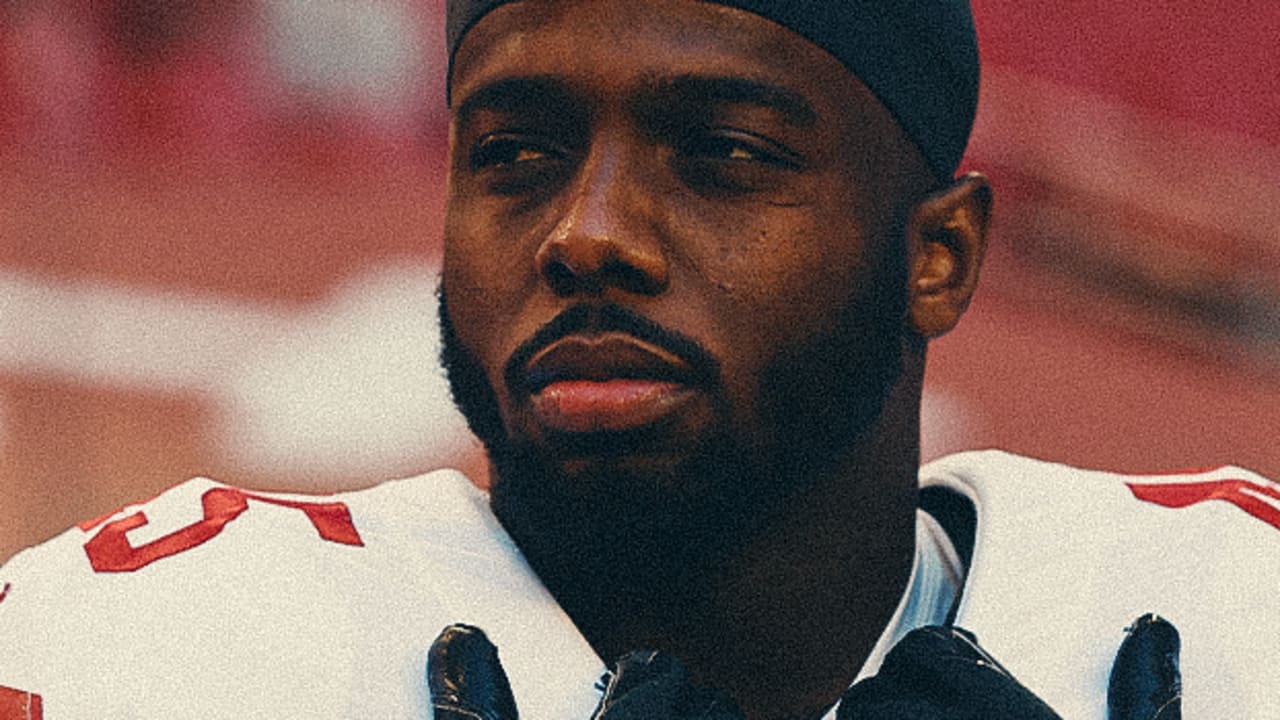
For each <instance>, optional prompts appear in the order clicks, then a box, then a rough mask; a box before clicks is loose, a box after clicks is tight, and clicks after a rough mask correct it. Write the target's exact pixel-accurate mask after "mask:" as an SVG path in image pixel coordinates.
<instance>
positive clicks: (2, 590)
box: [0, 583, 13, 602]
mask: <svg viewBox="0 0 1280 720" xmlns="http://www.w3.org/2000/svg"><path fill="white" fill-rule="evenodd" d="M11 587H13V585H10V584H9V583H5V584H4V587H0V602H4V599H5V598H7V597H9V588H11Z"/></svg>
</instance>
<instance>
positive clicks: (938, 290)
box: [907, 173, 991, 339]
mask: <svg viewBox="0 0 1280 720" xmlns="http://www.w3.org/2000/svg"><path fill="white" fill-rule="evenodd" d="M990 219H991V185H990V184H989V183H988V182H987V179H986V178H985V177H983V176H982V175H980V174H978V173H969V174H967V175H965V176H964V177H961V178H960V179H958V180H956V181H955V183H953V184H952V185H951V186H950V187H948V188H946V189H945V190H940V191H938V192H936V193H934V194H932V195H930V196H928V197H927V198H925V199H924V200H923V201H922V202H921V203H920V204H919V205H917V206H916V207H915V209H914V210H913V211H912V213H911V217H910V219H909V220H908V222H907V250H908V263H909V264H908V267H909V268H910V276H909V277H908V283H909V288H908V291H909V296H908V297H909V303H910V305H909V308H910V313H911V324H912V326H913V327H914V328H915V331H916V332H917V333H918V334H919V335H920V337H922V338H925V339H930V338H936V337H938V336H940V335H943V334H944V333H946V332H947V331H948V330H950V329H951V328H953V327H955V325H956V323H957V322H959V320H960V316H961V315H963V314H964V311H965V308H967V307H968V306H969V300H970V299H971V298H972V297H973V291H974V289H975V288H976V287H977V285H978V270H979V269H980V268H981V267H982V258H983V255H984V254H985V253H986V250H987V227H988V225H989V224H990Z"/></svg>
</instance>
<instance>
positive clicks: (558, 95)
mask: <svg viewBox="0 0 1280 720" xmlns="http://www.w3.org/2000/svg"><path fill="white" fill-rule="evenodd" d="M574 99H575V96H574V94H573V93H572V92H571V91H570V90H569V89H568V88H567V87H566V86H565V85H564V83H562V82H560V81H558V80H556V79H555V78H552V77H549V76H542V75H529V76H517V77H509V78H503V79H501V80H495V81H493V82H491V83H486V84H484V85H481V86H480V87H479V88H476V89H475V90H474V91H472V92H470V93H468V94H467V96H466V97H465V98H463V99H462V100H461V101H460V102H459V103H458V107H457V110H455V111H454V116H455V118H456V119H457V121H458V123H459V124H461V125H464V126H465V125H466V124H467V123H468V122H469V121H470V119H471V118H472V117H473V116H474V115H475V114H476V113H479V112H484V111H490V112H508V113H515V112H528V111H530V110H543V111H546V110H550V109H554V108H563V107H566V106H567V105H568V104H569V103H571V102H573V101H574Z"/></svg>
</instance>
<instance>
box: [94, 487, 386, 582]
mask: <svg viewBox="0 0 1280 720" xmlns="http://www.w3.org/2000/svg"><path fill="white" fill-rule="evenodd" d="M250 500H256V501H258V502H264V503H270V504H272V505H279V506H282V507H287V508H293V509H295V510H301V511H302V512H303V513H304V514H305V515H306V516H307V519H308V520H310V521H311V525H312V526H313V527H315V529H316V532H318V533H319V534H320V537H321V538H322V539H324V540H328V541H329V542H335V543H341V544H343V545H356V546H363V545H364V542H363V541H362V540H361V539H360V534H359V533H358V532H356V526H355V524H354V523H353V522H352V521H351V512H350V510H348V509H347V506H346V505H345V504H343V503H340V502H298V501H293V500H281V499H278V498H272V497H265V496H262V495H254V494H250V493H247V492H245V491H243V490H237V489H236V488H227V487H219V488H213V489H210V490H208V491H206V492H205V493H204V495H202V496H201V497H200V503H201V505H202V506H203V508H204V517H203V518H202V519H200V520H198V521H196V522H194V523H192V524H191V525H188V526H186V527H184V528H181V529H179V530H176V531H174V532H172V533H169V534H168V535H165V536H164V537H161V538H158V539H156V540H153V541H151V542H149V543H146V544H143V545H139V546H137V547H134V546H133V545H132V544H130V542H129V538H128V537H127V535H126V533H128V532H129V531H130V530H133V529H135V528H139V527H142V526H143V525H146V524H147V522H148V521H147V516H146V515H145V514H143V513H142V512H141V511H139V512H136V513H134V514H132V515H129V516H128V517H124V518H121V519H119V520H114V521H112V522H109V523H107V524H106V525H103V526H102V529H101V530H99V531H98V532H97V534H95V535H94V536H93V537H92V538H90V539H89V541H88V542H86V543H85V545H84V551H85V554H87V555H88V556H89V563H90V564H91V565H92V566H93V569H94V570H95V571H97V572H101V573H106V572H133V571H134V570H138V569H139V568H143V567H146V566H147V565H150V564H151V563H153V562H156V561H157V560H162V559H164V558H167V557H170V556H173V555H177V554H178V553H180V552H183V551H186V550H190V549H191V548H194V547H197V546H199V545H203V544H204V543H206V542H208V541H209V540H210V539H212V538H213V537H214V536H216V535H217V534H218V533H220V532H222V528H223V527H225V526H226V525H227V523H229V522H231V521H232V520H235V519H236V518H238V517H240V515H241V514H242V513H243V512H244V511H245V510H247V509H248V508H249V501H250ZM95 525H97V523H92V524H90V525H89V526H88V527H85V528H83V529H85V530H86V531H88V530H90V529H92V528H93V527H94V526H95Z"/></svg>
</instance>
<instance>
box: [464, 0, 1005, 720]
mask: <svg viewBox="0 0 1280 720" xmlns="http://www.w3.org/2000/svg"><path fill="white" fill-rule="evenodd" d="M451 98H452V108H453V123H452V126H451V151H452V160H451V172H450V182H449V199H448V218H447V225H446V238H445V272H444V287H445V289H446V299H447V304H446V308H447V309H446V310H445V311H444V313H445V316H444V317H443V318H442V319H443V320H444V322H445V324H446V344H447V345H449V346H450V347H451V348H452V354H451V353H450V352H446V360H447V362H448V364H449V370H450V378H451V381H452V382H453V384H454V389H455V394H456V395H458V396H459V400H460V404H461V405H462V406H463V408H464V410H465V411H466V412H467V414H468V417H469V419H470V420H471V421H472V424H473V427H475V428H476V430H477V432H478V434H480V436H481V438H482V439H483V440H484V441H485V442H486V445H487V446H488V447H489V449H490V452H491V453H492V454H493V455H494V461H495V467H496V472H495V476H494V478H493V479H492V493H493V505H494V510H495V512H496V514H497V515H498V517H499V519H500V520H501V521H502V522H503V525H504V526H505V527H506V528H507V530H508V531H509V532H510V533H511V534H512V536H513V538H514V539H515V540H516V542H517V543H518V544H519V546H520V547H521V549H522V550H523V551H524V553H525V554H526V556H527V557H528V559H529V562H530V564H531V565H532V567H533V568H534V569H535V571H536V572H537V573H538V575H539V577H540V578H541V579H542V580H543V581H544V582H545V583H546V585H547V587H548V588H549V589H550V590H551V592H552V593H553V594H554V595H555V596H556V597H557V599H558V600H559V601H560V603H561V605H562V606H563V607H564V608H565V610H566V611H567V612H568V613H569V616H570V617H571V618H572V619H573V620H574V622H575V623H576V624H577V626H578V628H579V629H580V630H581V631H582V633H583V635H584V637H586V638H587V640H588V641H589V642H590V643H591V645H592V646H593V647H594V648H595V649H596V651H597V652H598V653H599V654H600V655H601V657H603V658H605V659H613V658H615V657H618V656H620V655H621V654H623V653H625V652H627V651H629V650H633V649H639V648H650V649H658V650H664V651H668V652H671V653H673V654H675V655H676V656H678V657H680V658H681V659H683V660H684V661H685V662H686V663H688V664H689V666H690V668H691V670H692V671H693V673H694V675H695V677H696V678H697V679H698V681H699V682H701V683H703V684H707V685H711V686H714V687H717V688H719V689H721V690H723V691H725V692H727V693H728V694H729V695H730V696H732V697H733V698H735V700H737V702H738V703H739V704H740V706H741V707H742V709H743V711H744V712H745V713H746V715H747V717H748V718H750V719H751V720H767V719H773V718H811V717H818V716H820V715H821V714H822V713H823V712H825V710H826V709H827V708H828V707H830V706H831V705H832V704H833V703H834V702H835V701H836V700H837V699H838V697H839V696H840V694H841V693H842V692H843V691H844V690H845V689H846V688H847V687H848V685H849V683H850V682H851V681H852V679H853V677H854V676H855V675H856V673H857V671H858V669H859V668H860V667H861V665H862V663H863V661H864V659H865V657H866V656H867V654H868V653H869V652H870V650H871V648H872V646H873V645H874V643H875V641H876V639H877V638H878V637H879V635H880V633H881V632H882V631H883V629H884V627H885V625H886V623H887V622H888V621H889V619H890V618H891V616H892V613H893V611H894V608H895V607H896V605H897V603H898V600H899V598H900V597H901V595H902V592H903V590H904V588H905V585H906V582H907V579H908V576H909V574H910V569H911V560H912V557H913V552H914V539H915V538H914V530H913V528H914V521H915V520H914V518H915V515H914V513H915V506H916V481H915V477H916V472H917V469H918V462H919V460H918V456H919V451H918V434H919V401H920V390H921V383H922V378H923V370H924V356H925V345H926V342H927V340H928V339H929V338H932V337H936V336H938V335H941V334H942V333H945V332H946V331H947V330H949V329H950V328H951V327H952V326H953V325H954V324H955V323H956V321H957V320H958V319H959V317H960V315H961V314H962V313H963V311H964V309H965V307H966V306H967V304H968V302H969V298H970V296H971V294H972V292H973V288H974V285H975V283H976V281H977V274H978V268H979V265H980V263H981V258H982V253H983V248H984V245H985V235H986V225H987V218H988V211H989V203H990V192H989V189H988V186H987V184H986V182H985V180H984V179H982V178H981V177H980V176H976V175H971V176H966V177H964V178H962V179H960V180H959V181H957V182H954V183H945V184H944V183H939V182H938V181H937V180H936V179H935V178H933V177H932V176H931V175H930V173H929V172H928V170H927V169H926V168H925V166H924V163H923V161H922V159H921V157H920V154H919V152H918V150H916V148H915V147H914V146H912V145H911V143H910V142H909V141H908V140H907V139H906V138H905V137H904V136H903V134H902V132H901V130H900V129H899V128H898V126H897V125H896V124H895V122H894V121H893V119H892V117H891V116H890V115H889V114H888V112H887V111H886V110H885V109H884V108H883V106H881V105H880V103H879V102H878V101H877V100H876V99H875V98H874V96H872V95H871V94H870V92H869V91H868V90H867V89H866V88H865V87H864V86H863V85H862V84H861V83H860V82H858V81H857V80H856V78H854V77H853V76H852V75H851V74H850V73H849V72H848V71H847V70H846V69H845V68H844V67H843V66H842V65H840V64H839V63H838V62H837V61H836V60H835V59H833V58H832V57H830V56H829V55H827V54H826V53H825V52H824V51H822V50H821V49H819V48H817V47H816V46H814V45H812V44H810V43H809V42H808V41H806V40H804V39H803V38H801V37H799V36H797V35H795V34H793V33H791V32H790V31H788V30H786V29H784V28H781V27H779V26H777V25H775V24H773V23H771V22H769V21H767V20H764V19H762V18H760V17H758V16H755V15H752V14H750V13H747V12H744V11H740V10H737V9H733V8H728V7H724V6H720V5H715V4H707V3H700V2H693V1H692V0H661V1H660V2H650V3H632V2H628V1H627V0H593V1H591V2H579V1H573V2H565V1H561V2H540V1H527V2H519V3H513V4H510V5H506V6H503V7H501V8H499V9H498V10H495V11H494V12H492V13H490V14H489V15H487V16H486V17H485V18H484V19H482V20H481V21H480V22H479V23H478V24H477V25H476V27H475V28H473V29H472V30H471V31H470V32H469V34H468V35H467V36H466V38H465V40H464V41H463V43H462V45H461V47H460V49H459V52H458V54H457V55H456V58H455V64H454V69H453V74H452V76H451ZM614 309H619V310H617V311H616V312H614ZM566 312H568V313H569V314H568V315H566ZM620 316H621V317H624V319H623V320H617V321H613V320H609V318H612V317H620ZM632 317H635V318H640V319H641V320H643V321H644V323H646V324H647V326H649V327H651V328H656V330H653V331H652V332H650V331H645V330H644V329H643V328H641V327H639V326H637V324H636V323H634V322H632V321H631V320H629V319H628V318H632ZM557 318H562V320H561V321H558V322H560V323H561V324H560V325H559V327H558V328H557V329H555V330H553V331H552V332H551V333H550V334H543V335H541V336H539V335H538V333H539V331H540V329H542V328H543V327H544V326H546V325H547V324H548V323H551V322H552V321H554V320H556V319H557ZM564 318H568V319H564ZM575 318H576V319H575ZM535 337H536V338H537V339H536V340H533V341H531V340H530V339H531V338H535Z"/></svg>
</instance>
